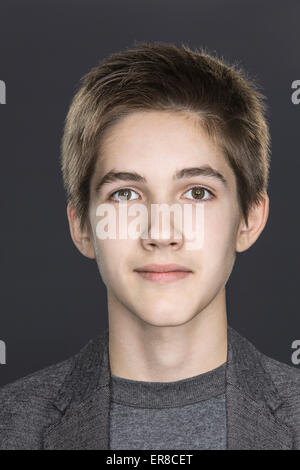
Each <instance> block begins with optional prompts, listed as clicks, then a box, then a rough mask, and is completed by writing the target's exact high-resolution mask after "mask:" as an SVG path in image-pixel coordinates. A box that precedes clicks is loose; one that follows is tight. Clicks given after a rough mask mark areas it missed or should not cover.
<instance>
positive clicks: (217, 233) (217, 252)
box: [202, 210, 235, 275]
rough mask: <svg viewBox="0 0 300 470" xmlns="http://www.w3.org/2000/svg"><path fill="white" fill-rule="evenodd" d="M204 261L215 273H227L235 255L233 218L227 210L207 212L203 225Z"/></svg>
mask: <svg viewBox="0 0 300 470" xmlns="http://www.w3.org/2000/svg"><path fill="white" fill-rule="evenodd" d="M202 252H203V253H202V255H203V259H204V260H205V261H204V262H205V263H206V264H207V267H208V269H211V270H212V271H213V272H214V273H215V274H216V275H219V274H221V273H224V272H226V273H228V271H230V270H231V268H232V263H233V260H234V256H235V219H234V214H233V213H232V212H230V211H229V210H227V211H226V210H224V211H223V212H222V213H221V212H219V211H218V212H215V213H212V212H211V213H210V214H207V217H206V218H205V225H204V245H203V250H202Z"/></svg>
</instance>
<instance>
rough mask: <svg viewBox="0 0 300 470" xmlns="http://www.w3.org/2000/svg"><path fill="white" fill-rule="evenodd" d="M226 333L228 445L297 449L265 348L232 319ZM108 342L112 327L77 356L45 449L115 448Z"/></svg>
mask: <svg viewBox="0 0 300 470" xmlns="http://www.w3.org/2000/svg"><path fill="white" fill-rule="evenodd" d="M227 333H228V342H227V344H228V351H227V363H226V387H225V390H226V392H225V393H226V419H227V444H226V447H227V449H259V450H263V449H292V446H293V434H292V430H291V428H290V427H289V426H287V425H286V424H285V423H284V422H283V421H281V419H280V406H281V404H282V401H281V399H280V397H279V395H278V393H277V390H276V388H275V386H274V384H273V382H272V380H271V378H270V377H269V375H268V374H267V373H266V371H265V370H264V368H263V366H262V364H261V362H260V352H259V351H258V350H257V349H256V348H255V347H254V346H253V345H252V344H251V343H250V342H249V341H248V340H247V339H246V338H244V337H243V336H241V335H240V334H239V333H238V332H237V331H235V330H234V329H233V328H232V327H230V326H229V325H228V329H227ZM108 342H109V332H108V328H107V329H106V330H105V331H104V332H103V333H102V334H101V335H100V336H98V338H96V339H92V340H91V341H90V342H89V343H88V344H87V345H86V346H85V347H84V348H83V349H82V350H81V351H80V352H79V353H78V354H77V355H76V356H75V357H74V367H73V369H72V372H71V373H70V375H69V376H68V377H67V379H66V380H65V382H64V384H63V386H62V388H61V390H60V392H59V394H58V396H57V398H56V400H55V402H54V403H53V406H54V407H55V408H56V409H58V410H59V411H60V412H61V417H60V419H59V420H58V421H57V422H56V423H54V424H52V425H51V426H50V427H48V428H47V429H46V431H45V433H44V449H62V450H63V449H65V450H94V449H95V450H101V449H107V450H108V449H109V448H110V447H109V432H110V431H109V429H110V423H109V419H110V417H109V410H110V373H111V372H110V365H109V352H108ZM277 411H278V413H277Z"/></svg>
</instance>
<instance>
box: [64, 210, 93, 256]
mask: <svg viewBox="0 0 300 470" xmlns="http://www.w3.org/2000/svg"><path fill="white" fill-rule="evenodd" d="M67 216H68V221H69V228H70V233H71V237H72V240H73V242H74V244H75V246H76V247H77V248H78V250H79V251H80V253H82V254H83V255H84V256H86V257H87V258H90V259H93V258H95V251H94V245H93V241H92V236H91V234H90V231H89V228H88V226H87V224H85V226H84V229H83V230H81V229H80V223H79V218H78V216H77V214H76V211H75V209H74V207H73V206H72V204H71V203H70V202H69V203H68V205H67Z"/></svg>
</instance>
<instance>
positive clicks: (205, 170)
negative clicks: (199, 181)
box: [95, 165, 228, 193]
mask: <svg viewBox="0 0 300 470" xmlns="http://www.w3.org/2000/svg"><path fill="white" fill-rule="evenodd" d="M195 176H208V177H210V178H214V179H216V180H218V181H220V182H221V183H222V184H223V185H224V186H226V187H227V186H228V182H227V180H226V178H225V177H224V176H223V175H222V173H220V172H219V171H217V170H215V169H214V168H212V167H211V166H209V165H205V166H200V167H191V168H182V169H181V170H179V171H177V172H176V173H175V174H174V175H173V180H180V179H183V178H193V177H195ZM115 181H127V182H135V183H142V184H146V183H147V179H146V178H145V177H144V176H142V175H139V174H138V173H136V172H135V171H133V172H131V171H115V170H111V171H109V172H108V173H106V175H104V176H103V178H101V180H100V181H99V182H98V183H97V185H96V187H95V192H96V193H98V192H99V191H100V190H101V189H102V187H103V186H104V185H106V184H109V183H113V182H115Z"/></svg>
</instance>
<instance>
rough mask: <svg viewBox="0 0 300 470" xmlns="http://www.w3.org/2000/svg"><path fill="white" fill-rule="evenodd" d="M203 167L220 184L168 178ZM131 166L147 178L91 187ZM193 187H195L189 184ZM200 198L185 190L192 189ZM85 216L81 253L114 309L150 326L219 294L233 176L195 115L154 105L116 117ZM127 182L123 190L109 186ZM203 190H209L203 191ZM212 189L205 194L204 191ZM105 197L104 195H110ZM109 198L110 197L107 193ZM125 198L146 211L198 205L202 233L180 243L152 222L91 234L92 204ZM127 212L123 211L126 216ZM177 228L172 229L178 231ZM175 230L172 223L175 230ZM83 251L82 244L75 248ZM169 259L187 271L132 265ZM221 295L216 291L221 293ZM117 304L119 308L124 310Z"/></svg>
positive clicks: (226, 267)
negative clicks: (121, 234)
mask: <svg viewBox="0 0 300 470" xmlns="http://www.w3.org/2000/svg"><path fill="white" fill-rule="evenodd" d="M202 166H210V167H212V168H213V169H214V170H216V171H217V172H219V173H220V174H221V175H223V177H224V179H225V180H226V182H227V183H225V184H224V183H223V182H222V181H221V180H220V179H218V178H215V177H212V176H204V175H196V176H193V177H185V178H179V179H174V178H173V175H174V174H175V173H176V172H178V171H179V170H182V169H183V168H198V167H202ZM111 170H114V171H115V172H135V173H137V174H139V175H141V176H142V177H144V178H145V180H146V181H147V182H146V183H143V182H136V181H120V180H119V181H113V182H109V183H106V184H104V185H103V186H102V187H101V189H100V190H99V189H98V191H96V187H97V184H99V182H100V181H101V179H102V178H103V176H104V175H106V173H108V172H109V171H111ZM195 187H196V188H195ZM199 187H201V188H203V189H205V191H203V189H202V192H201V190H200V197H199V198H197V194H195V192H193V191H192V190H193V188H194V191H195V190H197V188H198V189H199ZM90 188H91V192H90V194H91V199H90V206H89V219H90V223H91V227H92V230H93V237H92V238H93V240H92V242H91V243H90V248H89V249H90V253H92V255H91V254H90V256H89V257H93V256H95V257H96V260H97V264H98V267H99V270H100V274H101V277H102V279H103V282H104V283H105V285H106V287H107V294H108V304H109V307H111V308H112V309H113V310H114V311H116V312H117V311H119V312H121V313H122V314H123V312H127V314H129V315H130V314H133V315H135V316H136V317H137V318H139V319H140V320H141V321H144V322H146V323H148V324H151V325H154V326H172V325H179V324H184V323H186V322H187V321H189V320H191V319H192V318H193V317H194V316H195V315H196V314H197V313H199V312H200V311H202V310H203V309H204V308H205V307H206V306H207V305H208V304H210V303H211V302H212V300H214V302H216V305H217V302H218V299H219V300H220V302H221V299H223V300H224V287H225V284H226V282H227V280H228V277H229V276H230V273H231V271H232V268H233V265H234V261H235V253H236V249H237V239H238V232H239V228H240V224H241V222H242V220H241V218H240V210H239V206H238V201H237V188H236V181H235V176H234V173H233V171H232V170H231V168H230V167H229V166H228V164H227V162H226V160H225V158H224V156H223V154H222V152H221V150H220V149H219V148H218V147H217V146H215V145H214V144H213V142H212V141H211V140H210V139H209V138H208V137H207V136H206V135H205V134H204V132H203V131H202V130H201V128H200V126H199V124H196V121H194V120H193V119H191V118H189V119H187V118H186V117H184V116H182V115H179V114H176V113H166V112H159V111H151V112H136V113H133V114H131V115H129V116H127V117H125V118H124V119H123V120H122V121H121V122H119V123H118V124H116V125H115V126H114V127H113V128H112V129H111V130H110V133H109V134H108V135H107V137H106V138H105V140H104V143H103V147H102V149H101V158H99V160H98V162H97V165H96V168H95V172H94V174H93V178H92V180H91V187H90ZM126 188H129V189H130V191H129V193H127V194H126V193H124V192H122V191H121V192H120V193H118V192H116V191H120V190H121V189H123V190H124V189H126ZM209 191H211V193H210V192H209ZM212 195H213V196H212ZM110 197H111V198H110ZM109 198H110V199H109ZM126 199H127V207H128V208H129V207H130V205H132V204H136V203H140V204H143V205H145V206H146V207H147V209H148V213H151V212H150V211H151V204H161V203H166V204H168V205H172V204H174V203H177V204H180V205H182V207H183V204H191V207H192V211H193V212H192V213H193V214H195V208H196V205H198V204H202V205H203V217H204V218H203V230H204V240H203V244H202V246H201V247H200V248H197V249H192V250H187V242H189V241H190V240H187V239H186V238H185V236H184V233H183V231H181V239H179V238H174V237H173V235H174V233H175V231H174V225H172V219H171V225H170V230H171V231H170V236H169V237H168V238H164V236H165V233H163V232H162V230H161V227H160V229H159V230H160V232H159V236H156V237H153V238H151V231H150V230H151V221H150V218H149V219H148V222H149V225H148V230H149V232H148V231H147V236H148V238H142V237H139V238H137V239H133V238H132V237H131V238H130V237H127V238H126V239H118V238H117V239H111V238H108V239H104V240H101V239H99V238H98V236H97V234H96V226H97V223H98V222H99V220H100V219H101V218H100V217H99V216H98V215H96V209H97V207H98V205H99V204H103V203H106V204H111V205H113V206H114V208H115V211H116V214H118V211H119V210H120V206H121V204H122V203H124V201H125V200H126ZM133 218H134V217H128V221H130V220H132V219H133ZM179 232H180V230H179ZM176 234H177V236H178V229H176ZM82 252H83V251H82ZM153 263H155V264H168V263H176V264H180V265H183V266H185V267H187V268H188V269H189V270H190V271H191V272H190V273H189V274H187V275H186V277H184V278H181V279H177V280H175V281H173V282H162V281H161V282H158V281H152V280H149V279H146V278H145V277H143V276H142V275H141V274H139V273H137V272H136V271H135V269H137V268H140V267H141V266H144V265H146V264H153ZM222 296H223V297H222ZM124 309H125V310H124Z"/></svg>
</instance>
